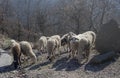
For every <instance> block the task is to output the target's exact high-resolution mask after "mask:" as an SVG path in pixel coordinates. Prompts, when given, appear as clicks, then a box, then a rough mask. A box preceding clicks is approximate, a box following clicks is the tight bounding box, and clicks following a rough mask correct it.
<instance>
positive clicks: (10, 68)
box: [0, 64, 15, 73]
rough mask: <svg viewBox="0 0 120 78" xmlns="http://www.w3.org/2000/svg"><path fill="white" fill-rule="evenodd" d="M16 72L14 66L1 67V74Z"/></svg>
mask: <svg viewBox="0 0 120 78" xmlns="http://www.w3.org/2000/svg"><path fill="white" fill-rule="evenodd" d="M13 70H15V69H14V67H13V64H11V65H7V66H2V67H0V73H5V72H10V71H13Z"/></svg>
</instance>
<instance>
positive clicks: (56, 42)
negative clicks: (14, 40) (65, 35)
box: [47, 35, 61, 61]
mask: <svg viewBox="0 0 120 78" xmlns="http://www.w3.org/2000/svg"><path fill="white" fill-rule="evenodd" d="M60 47H61V39H60V36H59V35H54V36H51V37H50V38H49V39H48V41H47V52H48V57H47V58H48V59H49V60H50V61H53V59H54V58H55V52H56V50H58V52H60Z"/></svg>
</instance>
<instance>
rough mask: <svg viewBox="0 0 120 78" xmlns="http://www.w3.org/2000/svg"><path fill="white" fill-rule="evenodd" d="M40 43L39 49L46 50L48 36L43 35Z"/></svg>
mask: <svg viewBox="0 0 120 78" xmlns="http://www.w3.org/2000/svg"><path fill="white" fill-rule="evenodd" d="M38 45H39V50H40V51H42V52H45V51H46V46H47V37H45V36H41V37H40V39H39V42H38Z"/></svg>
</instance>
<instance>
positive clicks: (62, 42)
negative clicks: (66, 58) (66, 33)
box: [61, 38, 67, 46]
mask: <svg viewBox="0 0 120 78" xmlns="http://www.w3.org/2000/svg"><path fill="white" fill-rule="evenodd" d="M65 44H67V39H66V38H63V39H61V45H62V46H64V45H65Z"/></svg>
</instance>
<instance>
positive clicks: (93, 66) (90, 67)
mask: <svg viewBox="0 0 120 78" xmlns="http://www.w3.org/2000/svg"><path fill="white" fill-rule="evenodd" d="M93 58H94V57H93ZM118 58H119V56H116V58H112V59H109V60H106V61H103V62H102V63H98V64H93V63H91V60H90V61H89V62H88V63H87V64H86V65H85V68H84V69H85V70H88V71H92V72H99V71H101V70H103V69H104V68H106V67H107V66H109V65H110V64H112V63H114V62H116V60H117V59H118Z"/></svg>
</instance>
